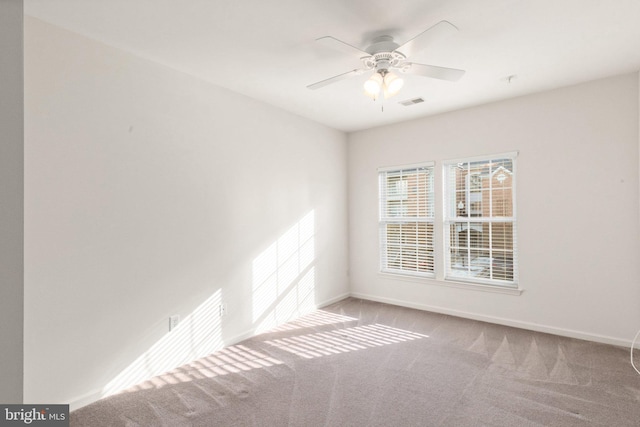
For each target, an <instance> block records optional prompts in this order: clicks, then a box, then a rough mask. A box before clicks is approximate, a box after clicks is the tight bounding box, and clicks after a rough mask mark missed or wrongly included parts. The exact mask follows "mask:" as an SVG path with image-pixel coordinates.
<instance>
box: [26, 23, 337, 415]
mask: <svg viewBox="0 0 640 427" xmlns="http://www.w3.org/2000/svg"><path fill="white" fill-rule="evenodd" d="M25 38H26V40H25V55H26V62H25V102H26V116H25V120H26V135H25V169H26V170H25V275H26V277H25V341H26V343H25V399H26V400H27V401H31V402H49V403H56V402H61V403H68V402H71V403H72V404H73V405H74V406H78V405H82V404H84V403H87V402H90V401H91V400H94V399H96V398H98V397H100V396H103V395H105V394H107V393H110V392H113V391H116V390H117V389H119V388H121V387H125V386H128V385H130V384H133V383H135V382H137V381H140V380H141V379H143V378H144V377H146V376H149V375H152V374H154V373H159V372H161V371H165V370H167V369H169V368H171V367H174V366H176V365H180V364H182V363H184V362H185V361H187V360H190V359H193V358H195V357H199V356H202V355H205V354H208V353H209V352H211V351H213V350H215V349H217V348H219V347H220V346H222V345H223V344H229V343H233V342H235V341H237V340H238V339H239V338H241V337H246V336H248V335H249V334H251V333H253V332H254V331H256V330H260V329H263V328H266V327H269V326H271V325H274V324H276V323H281V322H283V321H285V320H287V319H289V318H291V317H294V316H296V315H298V314H299V313H302V312H304V311H307V310H310V309H311V308H313V307H315V306H317V305H319V304H324V303H327V302H329V301H333V300H335V299H336V298H340V297H342V296H344V295H346V294H347V292H348V283H347V249H346V248H347V239H346V225H347V208H346V190H347V187H346V181H347V179H346V161H347V160H346V136H345V135H344V134H343V133H341V132H338V131H334V130H331V129H328V128H326V127H323V126H320V125H318V124H315V123H313V122H310V121H308V120H306V119H302V118H299V117H297V116H294V115H291V114H289V113H285V112H283V111H281V110H279V109H276V108H273V107H271V106H268V105H265V104H262V103H259V102H256V101H253V100H251V99H249V98H246V97H244V96H241V95H238V94H234V93H232V92H229V91H227V90H224V89H221V88H218V87H215V86H213V85H210V84H207V83H205V82H203V81H200V80H197V79H195V78H192V77H190V76H188V75H185V74H181V73H179V72H176V71H173V70H171V69H168V68H166V67H163V66H160V65H158V64H155V63H153V62H150V61H147V60H143V59H140V58H137V57H135V56H133V55H130V54H128V53H125V52H122V51H119V50H116V49H113V48H110V47H107V46H104V45H101V44H98V43H96V42H94V41H91V40H89V39H86V38H83V37H80V36H78V35H75V34H72V33H69V32H67V31H64V30H61V29H58V28H56V27H52V26H50V25H48V24H45V23H43V22H41V21H38V20H35V19H33V18H28V19H27V20H26V22H25ZM285 258H286V259H285ZM258 295H259V296H258ZM220 303H224V304H226V306H227V315H226V316H225V317H222V318H220V317H219V316H218V311H217V310H218V305H219V304H220ZM173 314H179V315H180V316H181V317H182V323H181V324H180V325H179V326H178V329H176V330H174V331H172V332H171V333H167V331H168V320H169V316H170V315H173Z"/></svg>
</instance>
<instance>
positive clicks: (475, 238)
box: [444, 153, 517, 286]
mask: <svg viewBox="0 0 640 427" xmlns="http://www.w3.org/2000/svg"><path fill="white" fill-rule="evenodd" d="M516 154H517V153H510V154H503V155H498V156H494V157H485V158H474V159H464V160H456V161H449V162H445V164H444V180H445V194H444V201H445V218H444V219H445V224H444V225H445V226H444V232H445V246H446V247H445V263H446V270H445V279H452V280H463V281H465V280H466V281H471V282H475V283H483V284H491V285H503V286H516V285H517V257H516V255H517V254H516V212H515V203H514V198H515V178H516V177H515V158H516Z"/></svg>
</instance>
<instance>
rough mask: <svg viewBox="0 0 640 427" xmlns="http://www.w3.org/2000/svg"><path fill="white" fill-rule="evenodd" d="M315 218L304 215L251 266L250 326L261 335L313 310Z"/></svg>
mask: <svg viewBox="0 0 640 427" xmlns="http://www.w3.org/2000/svg"><path fill="white" fill-rule="evenodd" d="M314 260H315V215H314V211H311V212H309V213H308V214H306V215H305V216H304V217H303V218H302V219H301V220H300V221H298V222H297V223H295V224H294V225H293V226H292V227H291V228H289V229H288V230H287V231H286V232H285V233H284V234H282V236H280V237H279V238H278V239H277V240H276V241H275V242H273V243H272V244H271V245H270V246H269V247H268V248H267V249H265V250H264V251H263V252H262V253H261V254H260V255H258V256H257V257H256V258H255V259H254V260H253V264H252V271H253V280H252V291H253V298H252V302H253V323H254V324H255V325H256V331H257V332H262V331H265V330H267V329H270V328H273V327H275V326H277V325H280V324H282V323H284V322H286V321H288V320H291V319H293V318H295V317H297V316H299V315H301V314H304V313H307V312H309V311H311V310H313V309H314V308H315V306H314V304H315V267H314V266H313V262H314Z"/></svg>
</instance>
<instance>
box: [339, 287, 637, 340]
mask: <svg viewBox="0 0 640 427" xmlns="http://www.w3.org/2000/svg"><path fill="white" fill-rule="evenodd" d="M350 296H352V297H354V298H360V299H364V300H369V301H376V302H382V303H386V304H392V305H398V306H401V307H407V308H415V309H418V310H425V311H431V312H434V313H441V314H448V315H451V316H456V317H462V318H465V319H473V320H479V321H482V322H488V323H496V324H498V325H504V326H512V327H514V328H521V329H527V330H531V331H536V332H544V333H547V334H553V335H560V336H563V337H568V338H577V339H580V340H586V341H594V342H598V343H603V344H611V345H615V346H620V347H629V348H630V347H631V340H627V339H621V338H614V337H608V336H605V335H598V334H592V333H588V332H582V331H575V330H572V329H564V328H557V327H555V326H548V325H540V324H538V323H531V322H522V321H519V320H513V319H506V318H503V317H495V316H487V315H484V314H477V313H471V312H467V311H461V310H453V309H449V308H444V307H437V306H433V305H428V304H421V303H416V302H411V301H404V300H399V299H395V298H386V297H380V296H376V295H369V294H363V293H359V292H352V293H351V294H350Z"/></svg>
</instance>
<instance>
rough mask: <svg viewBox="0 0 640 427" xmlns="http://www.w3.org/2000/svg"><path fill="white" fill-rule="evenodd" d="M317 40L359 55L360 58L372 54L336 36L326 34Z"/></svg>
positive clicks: (336, 48) (349, 53)
mask: <svg viewBox="0 0 640 427" xmlns="http://www.w3.org/2000/svg"><path fill="white" fill-rule="evenodd" d="M316 41H317V42H318V43H320V44H321V45H323V46H326V47H328V48H330V49H334V50H338V51H340V52H342V53H346V54H347V55H358V58H361V57H363V56H371V55H370V54H369V53H367V52H365V51H364V50H361V49H360V48H357V47H355V46H352V45H350V44H349V43H347V42H343V41H342V40H338V39H337V38H335V37H331V36H324V37H320V38H319V39H316Z"/></svg>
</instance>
